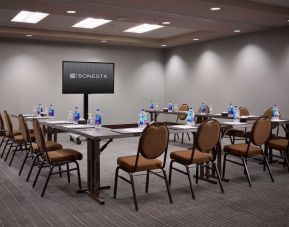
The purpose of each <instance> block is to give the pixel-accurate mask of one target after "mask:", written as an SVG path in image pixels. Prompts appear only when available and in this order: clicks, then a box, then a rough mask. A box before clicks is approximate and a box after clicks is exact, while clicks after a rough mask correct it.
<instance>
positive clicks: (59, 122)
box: [46, 121, 73, 125]
mask: <svg viewBox="0 0 289 227" xmlns="http://www.w3.org/2000/svg"><path fill="white" fill-rule="evenodd" d="M46 122H47V123H50V124H56V125H58V124H59V125H60V124H73V122H71V121H46Z"/></svg>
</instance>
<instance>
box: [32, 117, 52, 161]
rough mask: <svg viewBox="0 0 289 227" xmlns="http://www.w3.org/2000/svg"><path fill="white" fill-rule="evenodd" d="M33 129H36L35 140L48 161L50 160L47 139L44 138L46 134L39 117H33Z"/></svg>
mask: <svg viewBox="0 0 289 227" xmlns="http://www.w3.org/2000/svg"><path fill="white" fill-rule="evenodd" d="M33 129H34V136H35V140H36V143H37V145H38V148H39V151H40V152H42V153H43V154H44V155H46V157H47V161H49V160H48V158H49V157H48V155H47V149H46V145H45V140H44V135H43V132H42V129H41V126H40V124H39V122H38V120H37V119H33Z"/></svg>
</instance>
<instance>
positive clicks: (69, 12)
mask: <svg viewBox="0 0 289 227" xmlns="http://www.w3.org/2000/svg"><path fill="white" fill-rule="evenodd" d="M66 12H67V13H68V14H74V13H76V11H75V10H67V11H66Z"/></svg>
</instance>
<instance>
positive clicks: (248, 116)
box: [240, 115, 259, 119]
mask: <svg viewBox="0 0 289 227" xmlns="http://www.w3.org/2000/svg"><path fill="white" fill-rule="evenodd" d="M251 117H252V118H253V117H259V116H257V115H246V116H240V118H245V119H246V118H251Z"/></svg>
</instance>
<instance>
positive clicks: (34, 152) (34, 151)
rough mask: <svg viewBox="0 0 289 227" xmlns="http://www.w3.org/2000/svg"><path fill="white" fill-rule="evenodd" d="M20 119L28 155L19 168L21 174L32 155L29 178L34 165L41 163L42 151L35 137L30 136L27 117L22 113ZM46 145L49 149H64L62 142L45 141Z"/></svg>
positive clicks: (20, 127)
mask: <svg viewBox="0 0 289 227" xmlns="http://www.w3.org/2000/svg"><path fill="white" fill-rule="evenodd" d="M18 119H19V129H20V132H21V134H22V136H23V139H24V145H25V150H26V155H25V158H24V160H23V162H22V165H21V168H20V170H19V175H21V173H22V170H23V168H24V165H25V163H26V160H27V158H30V157H31V158H32V159H33V164H32V166H31V168H30V171H29V174H28V176H27V179H28V180H29V177H30V174H31V172H32V169H33V167H34V166H35V165H38V164H39V163H38V162H36V161H37V160H38V157H39V155H40V152H39V148H38V146H37V143H35V137H33V138H31V136H30V131H29V129H28V126H27V122H26V120H25V118H24V117H23V115H22V114H20V115H19V117H18ZM45 145H46V147H47V151H52V150H60V149H62V145H61V144H59V143H56V142H52V141H45ZM28 180H27V181H28Z"/></svg>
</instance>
